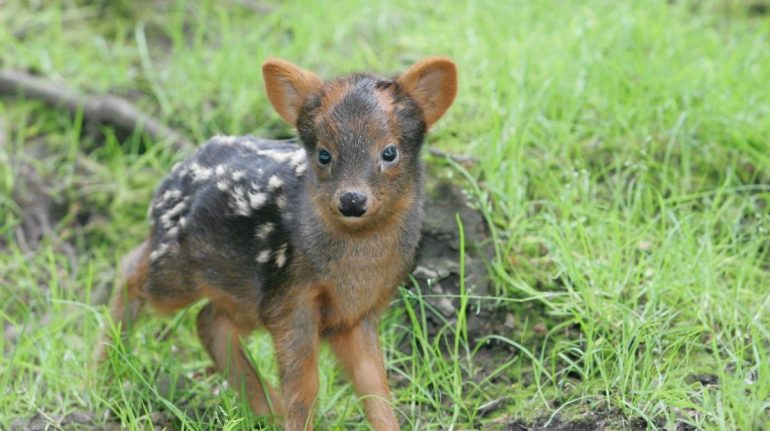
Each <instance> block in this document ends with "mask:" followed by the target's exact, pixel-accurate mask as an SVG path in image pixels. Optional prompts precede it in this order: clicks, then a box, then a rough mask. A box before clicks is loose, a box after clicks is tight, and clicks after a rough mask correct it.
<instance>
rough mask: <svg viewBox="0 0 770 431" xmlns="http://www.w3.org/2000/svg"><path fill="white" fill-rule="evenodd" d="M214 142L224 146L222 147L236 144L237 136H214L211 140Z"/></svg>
mask: <svg viewBox="0 0 770 431" xmlns="http://www.w3.org/2000/svg"><path fill="white" fill-rule="evenodd" d="M213 140H214V141H216V142H218V143H220V144H224V145H232V144H234V143H236V142H238V137H237V136H229V135H216V136H214V138H213Z"/></svg>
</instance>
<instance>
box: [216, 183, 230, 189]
mask: <svg viewBox="0 0 770 431" xmlns="http://www.w3.org/2000/svg"><path fill="white" fill-rule="evenodd" d="M229 187H230V183H228V182H227V181H225V180H219V181H217V188H218V189H219V190H220V191H225V190H227V189H228V188H229Z"/></svg>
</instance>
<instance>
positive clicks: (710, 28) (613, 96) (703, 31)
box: [0, 0, 770, 430]
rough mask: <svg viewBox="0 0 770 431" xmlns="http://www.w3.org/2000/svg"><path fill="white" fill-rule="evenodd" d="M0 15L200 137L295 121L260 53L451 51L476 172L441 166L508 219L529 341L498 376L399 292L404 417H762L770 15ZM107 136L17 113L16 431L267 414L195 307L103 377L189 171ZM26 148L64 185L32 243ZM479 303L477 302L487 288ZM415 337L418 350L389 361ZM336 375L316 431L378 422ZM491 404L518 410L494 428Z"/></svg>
mask: <svg viewBox="0 0 770 431" xmlns="http://www.w3.org/2000/svg"><path fill="white" fill-rule="evenodd" d="M1 3H2V6H1V7H0V66H1V67H3V68H17V69H28V70H33V71H35V72H37V73H40V74H43V75H45V76H47V77H50V78H51V79H54V80H61V81H63V82H66V83H67V84H68V85H70V86H72V87H75V88H78V89H80V90H83V91H88V92H94V93H99V92H112V93H116V94H121V95H124V96H127V97H129V98H131V99H132V100H134V101H135V102H136V103H137V104H138V105H139V106H141V107H143V108H144V109H146V110H147V111H148V112H152V113H153V114H154V115H156V116H158V117H160V118H162V119H163V120H164V121H166V122H167V123H168V124H170V125H172V126H174V127H176V128H178V129H179V130H181V131H183V132H184V133H186V134H188V135H189V136H191V137H193V138H194V139H195V140H197V141H201V140H203V139H205V138H206V137H208V136H210V135H212V134H215V133H225V134H245V133H254V134H258V135H263V136H273V137H276V136H287V135H289V134H290V133H291V132H290V130H289V129H288V127H287V126H285V125H283V124H282V123H281V122H280V120H279V118H278V116H277V115H275V114H274V113H273V112H272V110H271V108H270V106H269V104H268V103H267V100H266V97H265V94H264V92H263V90H262V82H261V74H260V65H261V62H262V61H263V60H264V59H265V58H266V57H268V56H280V57H284V58H287V59H290V60H292V61H294V62H295V63H297V64H300V65H302V66H304V67H307V68H309V69H311V70H315V71H317V72H318V73H319V74H321V75H322V76H326V77H330V76H333V75H336V74H339V73H345V72H348V71H352V70H358V69H370V70H375V71H380V72H386V73H395V72H397V71H400V70H403V69H404V68H405V67H407V66H408V65H409V64H410V63H411V62H413V61H414V60H416V59H419V58H420V57H422V56H424V55H428V54H436V53H440V54H446V55H450V56H452V57H453V58H454V59H455V60H456V61H457V63H458V66H459V70H460V73H461V81H460V93H459V97H458V99H457V101H456V103H455V106H453V107H452V109H451V110H450V111H449V113H448V115H447V116H446V117H445V118H444V119H442V120H441V121H440V122H439V124H438V125H437V126H436V127H435V128H434V130H433V133H432V135H431V137H430V138H429V143H430V144H431V145H434V146H437V147H440V148H442V149H445V150H448V151H451V152H457V153H467V154H471V155H474V156H476V157H478V158H479V160H480V161H479V163H478V165H477V166H475V167H473V168H471V169H470V171H468V172H466V171H463V170H462V169H461V168H459V167H450V166H444V167H442V168H441V170H443V171H444V172H448V173H449V174H451V175H453V176H455V177H457V178H467V179H468V181H467V182H466V183H465V186H466V187H467V188H468V190H469V191H470V193H471V195H472V197H473V199H474V201H475V202H476V205H477V206H478V207H479V208H480V209H481V210H482V211H483V212H484V214H485V215H486V217H487V218H488V220H489V221H490V222H491V227H492V230H493V235H494V238H495V249H496V250H495V251H496V259H495V260H494V261H492V262H490V269H491V270H492V273H493V275H494V276H493V285H494V292H495V293H496V295H497V296H496V297H494V298H485V299H483V300H481V301H483V302H484V303H490V304H491V303H495V302H497V303H499V304H502V305H501V306H502V307H504V308H505V309H507V310H509V311H511V312H513V313H514V315H515V322H516V324H515V328H514V329H513V330H509V331H508V332H507V333H496V334H489V337H490V338H497V339H499V340H501V342H503V343H508V344H510V345H513V346H516V347H517V349H518V353H517V354H516V355H512V356H509V357H505V358H503V359H500V360H499V361H496V362H495V366H496V367H497V369H496V370H495V371H496V373H497V374H498V375H503V376H506V377H507V379H505V380H503V382H505V383H500V382H496V381H494V379H492V378H485V375H486V374H484V373H482V372H481V371H480V370H479V367H478V365H477V361H476V359H477V355H479V354H478V353H477V351H476V350H472V349H471V348H470V347H469V346H468V345H467V343H465V342H464V341H463V340H462V337H460V338H456V337H454V334H456V333H457V334H459V335H460V336H462V334H463V331H464V328H463V319H462V318H460V319H458V320H456V321H450V322H448V323H447V327H446V328H445V331H444V332H443V334H444V336H442V337H439V338H438V339H437V340H432V339H428V337H427V333H426V330H427V329H426V324H425V322H424V321H423V320H422V319H423V318H422V317H421V316H423V314H422V313H421V312H420V310H421V309H424V308H425V307H427V305H426V302H425V301H424V300H423V299H422V298H421V297H420V296H419V293H417V292H415V291H414V290H407V289H405V290H402V292H401V294H400V296H399V297H398V298H397V299H396V300H395V301H394V304H393V307H392V311H390V312H389V313H388V314H387V316H386V317H385V321H384V322H383V325H382V337H383V340H384V344H385V346H386V347H385V349H386V353H385V354H386V360H387V364H388V368H389V373H390V376H391V382H392V385H393V386H394V393H395V395H394V396H395V399H396V404H397V407H398V409H399V411H400V412H401V414H402V415H403V417H404V418H405V423H406V424H407V425H406V427H407V428H411V429H421V430H423V429H437V430H438V429H442V430H443V429H470V428H473V427H476V428H482V429H493V427H494V426H496V425H495V423H497V424H503V423H505V421H506V420H523V421H532V420H534V419H537V418H541V420H542V418H545V419H547V418H549V417H551V416H553V415H555V414H557V413H564V414H565V415H568V416H569V415H574V416H580V415H582V414H584V413H585V412H588V411H597V410H602V409H606V410H610V409H619V411H620V412H621V413H622V415H623V416H625V417H627V418H641V419H639V420H641V421H642V422H641V423H645V424H647V426H648V427H649V428H651V429H652V428H654V427H657V426H660V427H665V428H668V429H675V426H676V424H677V423H687V424H690V425H692V426H694V427H695V428H703V429H740V430H759V429H768V428H770V401H768V400H770V210H769V209H768V202H769V201H770V141H768V136H770V84H769V83H770V40H768V39H769V38H770V18H768V16H767V15H754V14H752V13H750V12H749V11H750V10H753V9H752V8H751V7H750V6H751V4H753V3H751V2H748V1H746V2H744V1H739V0H714V1H704V2H696V1H692V2H687V1H684V2H671V3H674V4H668V3H669V2H665V1H637V2H615V1H610V0H606V1H602V0H585V1H579V2H578V1H575V2H555V1H554V2H527V1H515V2H504V1H501V2H474V1H470V2H465V3H459V2H414V3H408V2H400V1H399V2H395V1H394V2H364V1H353V0H344V1H340V2H333V3H332V2H329V3H318V4H316V3H315V2H313V3H310V2H307V3H306V2H287V3H286V4H283V2H270V3H268V2H265V3H264V5H268V6H269V7H270V8H271V11H270V12H269V13H255V12H254V11H252V10H250V9H249V8H247V7H243V6H240V5H238V4H237V2H213V1H212V2H205V1H204V2H200V3H198V2H190V3H191V4H188V2H184V1H157V2H150V1H137V2H131V1H127V0H123V1H115V2H112V1H106V0H101V1H94V2H90V3H91V4H89V2H85V1H75V0H62V1H58V2H54V1H52V2H42V3H45V6H40V3H41V2H33V5H28V4H27V2H20V1H16V0H10V1H5V2H1ZM192 3H196V4H197V5H193V4H192ZM436 3H438V4H436ZM754 3H757V4H758V3H761V2H754ZM259 4H263V3H259ZM35 5H37V6H35ZM101 131H102V132H103V136H104V137H102V135H99V134H94V133H92V131H90V130H88V129H87V128H86V127H85V126H84V125H83V123H82V119H80V118H71V117H70V116H68V115H67V114H66V113H64V112H62V111H59V110H55V109H51V108H50V107H47V106H44V105H42V104H40V103H37V102H31V101H26V100H24V99H23V98H21V97H18V98H14V97H10V98H3V99H0V141H3V140H5V145H3V146H0V245H1V246H2V247H3V249H2V252H0V298H1V299H0V321H2V323H3V328H4V331H5V336H4V337H2V338H0V350H1V351H2V359H0V388H2V389H0V428H2V429H6V428H8V427H10V426H11V423H12V422H13V421H14V420H15V419H17V418H30V417H32V416H33V415H35V414H36V413H39V414H42V415H43V416H44V417H46V416H47V417H50V418H53V419H55V418H57V417H61V416H63V415H67V414H68V413H70V412H73V411H90V412H94V413H95V414H96V419H95V421H96V422H97V423H99V422H102V421H105V420H106V419H105V418H104V417H103V414H104V412H110V415H111V419H109V420H110V421H114V420H116V419H117V420H119V421H121V422H122V423H123V424H124V425H125V426H126V427H128V428H129V429H146V428H147V427H148V426H149V423H150V422H152V421H153V420H157V417H156V416H153V414H154V413H155V412H158V411H163V412H166V414H167V415H168V416H170V417H175V418H176V419H175V420H176V422H175V425H174V426H175V427H178V428H191V429H212V428H217V429H219V428H221V429H241V428H248V427H249V426H253V425H254V424H258V423H260V420H259V419H258V418H255V417H254V416H252V415H250V414H249V413H248V409H246V408H245V407H244V406H243V405H242V404H241V403H240V401H239V400H238V397H236V396H235V393H234V392H233V391H232V390H229V389H225V388H224V387H223V384H222V379H221V378H220V377H219V376H217V375H211V376H208V375H206V373H205V372H204V370H205V369H206V367H208V366H209V365H210V362H209V360H208V358H207V357H206V355H205V353H204V352H203V350H202V348H201V347H200V346H199V344H198V343H197V341H196V339H195V338H196V337H195V335H194V311H195V310H189V311H187V312H185V313H182V314H180V315H177V316H175V317H173V318H171V319H160V318H149V319H147V320H146V321H145V322H144V323H143V324H142V325H141V326H140V327H139V328H138V330H137V331H135V334H134V336H133V337H132V338H131V340H130V341H131V343H130V344H129V346H126V347H125V348H124V347H122V346H118V348H117V350H116V351H115V352H113V356H112V360H110V361H109V367H108V368H109V370H106V371H105V370H102V372H101V373H96V372H95V371H94V370H93V369H91V368H90V367H89V366H88V359H89V355H90V350H91V348H92V346H93V344H94V342H95V338H96V336H97V334H98V331H99V328H100V326H103V325H107V324H108V322H106V321H105V313H104V309H103V307H101V306H94V305H91V304H93V303H94V302H98V296H99V295H103V292H104V291H105V289H106V287H108V286H111V285H112V284H113V283H114V281H115V271H116V268H117V262H118V260H119V258H120V256H121V255H122V254H124V253H125V252H126V251H127V250H129V249H130V248H131V247H132V246H133V245H135V244H136V243H138V242H139V241H141V239H142V238H143V237H144V236H145V235H146V233H147V224H146V220H145V213H146V206H147V204H148V202H149V199H150V197H151V194H152V191H153V187H154V186H155V185H156V184H157V182H158V181H159V179H160V178H161V177H162V175H163V174H164V172H165V171H167V170H168V169H169V167H170V166H171V165H172V164H173V163H174V162H175V161H177V160H179V159H180V158H182V157H184V156H185V155H184V154H176V153H175V152H174V151H173V150H172V149H171V148H170V146H169V145H166V144H165V143H162V142H160V143H152V142H148V141H146V140H144V139H142V138H141V137H139V136H131V137H127V138H122V139H119V138H117V137H116V136H115V134H114V133H113V131H111V130H110V129H109V128H102V130H101ZM32 148H39V149H40V151H42V153H43V154H44V155H43V156H41V155H30V152H29V151H30V149H32ZM12 161H13V162H12ZM20 161H24V163H25V164H27V165H30V166H32V167H33V168H35V169H36V170H37V171H38V172H39V174H40V175H41V176H42V177H44V178H49V179H52V181H51V184H52V185H51V189H50V190H47V192H48V193H49V194H50V195H52V196H54V197H55V199H56V202H57V203H58V204H59V208H58V209H57V211H58V213H60V215H62V218H61V220H60V221H58V224H57V225H56V226H54V231H55V235H50V236H47V237H45V238H43V240H42V242H41V243H40V245H39V247H37V248H36V249H34V250H33V251H25V250H24V246H23V244H20V243H19V241H18V240H17V237H16V236H15V234H14V232H15V229H16V227H17V225H18V224H19V223H20V222H21V212H22V211H21V205H20V203H19V202H17V201H15V200H14V195H13V190H14V188H15V187H17V185H18V184H22V183H23V182H24V181H22V179H23V178H22V177H24V176H27V175H28V173H27V171H24V170H23V169H22V168H21V166H22V163H21V162H20ZM431 162H432V163H434V164H437V165H439V166H440V163H441V161H440V160H435V159H431ZM19 193H20V194H21V195H25V193H26V192H25V191H23V190H20V191H19ZM16 197H18V196H16ZM86 218H87V220H88V223H87V224H86V225H85V227H82V226H81V223H80V222H81V221H82V220H83V219H86ZM67 244H70V245H71V246H67ZM464 300H465V301H467V302H468V305H469V309H468V310H467V312H469V313H470V312H472V309H473V306H475V304H476V302H477V301H478V300H476V299H473V298H469V297H467V296H466V297H465V298H464ZM405 322H406V323H405ZM458 322H459V323H458ZM536 324H540V326H539V330H533V326H534V325H536ZM543 327H544V328H545V330H546V331H547V333H544V331H543V330H542V328H543ZM14 334H15V335H14ZM404 339H406V341H407V343H408V344H409V345H411V346H412V348H411V349H410V350H411V353H404V352H403V351H401V350H399V349H397V348H396V347H395V346H396V345H397V344H398V343H400V342H401V341H402V340H404ZM455 340H458V341H455ZM271 349H272V348H271V347H270V342H269V338H268V337H266V336H265V335H258V336H256V337H254V339H253V341H252V345H251V349H250V352H251V354H252V359H253V361H254V362H255V363H256V364H257V366H258V367H259V368H260V370H263V372H264V374H265V376H266V378H268V379H272V380H273V381H274V379H275V365H274V364H273V361H272V358H271V355H268V354H264V352H271V351H272V350H271ZM442 351H443V352H450V353H449V354H443V353H442ZM181 359H183V360H181ZM490 371H493V370H491V369H487V370H486V372H490ZM321 375H322V377H321V378H322V381H321V391H320V394H319V398H318V401H317V405H316V412H315V415H316V422H317V428H318V429H352V428H364V429H365V426H364V425H361V417H362V411H361V407H360V404H359V403H357V402H356V401H355V399H354V397H353V396H352V390H351V389H350V386H349V385H347V384H343V383H342V382H343V379H342V376H341V374H340V372H339V371H338V370H337V369H336V368H335V367H334V365H333V361H332V359H331V356H330V355H329V354H328V352H324V354H323V355H322V373H321ZM703 375H709V376H710V378H711V379H712V380H713V381H714V382H716V383H715V384H702V383H701V382H700V381H699V380H703V379H699V378H697V376H703ZM215 388H217V389H218V392H219V393H218V394H215V393H214V392H212V390H213V389H215ZM500 397H505V398H506V399H507V403H505V404H504V407H503V408H502V409H500V410H498V411H496V412H494V413H492V414H491V415H489V416H485V417H481V416H480V415H479V414H478V407H479V406H480V405H482V404H484V403H486V402H487V401H490V400H493V399H498V398H500ZM506 418H508V419H506ZM615 426H616V427H618V428H622V427H623V426H624V423H623V422H618V423H617V424H615Z"/></svg>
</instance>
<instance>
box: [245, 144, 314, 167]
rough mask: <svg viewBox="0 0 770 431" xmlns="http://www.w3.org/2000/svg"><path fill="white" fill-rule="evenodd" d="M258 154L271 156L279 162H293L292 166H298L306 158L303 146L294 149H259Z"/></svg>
mask: <svg viewBox="0 0 770 431" xmlns="http://www.w3.org/2000/svg"><path fill="white" fill-rule="evenodd" d="M257 154H259V155H260V156H265V157H269V158H271V159H273V160H275V161H276V162H278V163H291V165H292V166H297V165H298V164H299V163H300V162H301V161H302V160H305V158H306V155H305V150H303V149H301V148H300V149H298V150H293V151H280V150H259V151H257Z"/></svg>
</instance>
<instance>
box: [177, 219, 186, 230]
mask: <svg viewBox="0 0 770 431" xmlns="http://www.w3.org/2000/svg"><path fill="white" fill-rule="evenodd" d="M185 226H187V217H179V227H180V228H182V229H184V228H185Z"/></svg>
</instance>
